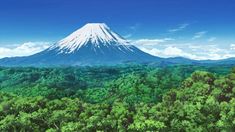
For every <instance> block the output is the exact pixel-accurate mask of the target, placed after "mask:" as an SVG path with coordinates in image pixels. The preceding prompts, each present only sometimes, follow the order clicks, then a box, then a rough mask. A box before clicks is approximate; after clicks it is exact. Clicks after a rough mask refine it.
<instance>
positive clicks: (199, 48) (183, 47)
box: [138, 42, 235, 60]
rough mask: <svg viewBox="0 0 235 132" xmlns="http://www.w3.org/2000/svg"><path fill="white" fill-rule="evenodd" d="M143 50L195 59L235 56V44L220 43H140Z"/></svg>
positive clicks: (166, 56)
mask: <svg viewBox="0 0 235 132" xmlns="http://www.w3.org/2000/svg"><path fill="white" fill-rule="evenodd" d="M138 47H139V48H140V49H141V50H143V51H145V52H147V53H149V54H152V55H154V56H158V57H163V58H168V57H179V56H180V57H185V58H189V59H194V60H219V59H226V58H230V57H235V52H234V50H235V44H231V45H228V46H225V45H224V46H221V45H219V44H210V45H209V44H195V43H175V44H171V43H168V42H166V43H159V44H157V45H154V46H148V45H147V46H146V45H139V46H138Z"/></svg>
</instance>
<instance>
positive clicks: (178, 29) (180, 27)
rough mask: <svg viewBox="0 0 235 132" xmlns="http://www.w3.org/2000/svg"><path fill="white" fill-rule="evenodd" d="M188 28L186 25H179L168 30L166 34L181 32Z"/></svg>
mask: <svg viewBox="0 0 235 132" xmlns="http://www.w3.org/2000/svg"><path fill="white" fill-rule="evenodd" d="M188 26H189V24H188V23H184V24H181V25H179V26H178V27H177V28H174V29H169V30H168V32H171V33H173V32H178V31H181V30H183V29H185V28H186V27H188Z"/></svg>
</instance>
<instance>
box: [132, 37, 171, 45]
mask: <svg viewBox="0 0 235 132" xmlns="http://www.w3.org/2000/svg"><path fill="white" fill-rule="evenodd" d="M172 40H174V39H172V38H163V39H139V40H135V41H132V42H133V43H134V44H135V45H138V46H143V45H144V46H154V45H158V44H160V43H164V42H167V41H172Z"/></svg>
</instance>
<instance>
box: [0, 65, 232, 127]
mask: <svg viewBox="0 0 235 132" xmlns="http://www.w3.org/2000/svg"><path fill="white" fill-rule="evenodd" d="M229 69H230V67H228V66H224V67H221V66H219V67H199V66H175V67H166V68H154V67H146V66H132V67H130V66H128V67H125V66H122V67H103V68H101V67H99V68H98V67H97V68H90V67H86V68H62V69H61V68H49V69H47V68H43V69H38V68H2V69H1V72H0V75H1V90H2V91H7V92H10V93H15V94H18V95H20V96H15V95H11V94H6V93H1V95H0V130H1V131H14V130H15V131H16V130H17V131H18V130H21V131H46V130H47V131H97V130H103V131H147V130H149V131H221V130H224V131H232V130H234V129H235V120H234V119H235V111H234V108H235V99H234V98H235V89H234V86H235V70H233V71H232V72H231V73H230V74H228V71H229ZM195 70H207V71H211V72H213V73H215V74H212V73H208V72H200V71H197V72H194V73H193V74H192V75H190V74H191V73H192V72H193V71H195ZM98 73H99V74H98ZM111 73H115V74H111ZM226 73H227V74H228V75H224V74H226ZM110 75H113V76H110ZM82 77H83V78H82ZM185 78H187V79H185ZM71 79H73V81H71ZM13 80H15V81H13ZM183 80H185V81H183ZM78 82H80V83H78ZM97 82H99V83H97ZM100 82H101V83H100ZM182 82H183V83H182ZM52 84H53V85H52ZM43 86H44V87H43ZM52 86H53V87H52ZM81 86H83V87H81ZM92 87H96V88H92ZM177 87H178V88H177ZM39 95H41V96H39ZM53 95H56V96H53ZM162 95H163V97H162ZM22 96H24V97H22ZM25 96H26V97H25ZM27 96H34V97H27ZM61 97H64V98H61ZM87 102H90V103H87ZM91 103H93V104H91Z"/></svg>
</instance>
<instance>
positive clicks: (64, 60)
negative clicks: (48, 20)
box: [0, 23, 161, 66]
mask: <svg viewBox="0 0 235 132" xmlns="http://www.w3.org/2000/svg"><path fill="white" fill-rule="evenodd" d="M157 60H161V58H158V57H155V56H152V55H150V54H147V53H145V52H143V51H141V50H139V49H138V48H137V47H135V46H133V45H131V44H130V43H129V42H128V41H127V40H125V39H124V38H122V37H121V36H120V35H118V34H117V33H115V32H113V31H112V30H111V29H110V28H109V27H108V26H107V25H106V24H104V23H88V24H86V25H85V26H83V27H82V28H80V29H78V30H77V31H75V32H73V33H72V34H71V35H69V36H68V37H66V38H64V39H62V40H60V41H59V42H57V43H55V44H54V45H52V46H51V47H49V48H48V49H46V50H44V51H42V52H39V53H37V54H34V55H31V56H26V57H14V58H4V59H1V60H0V65H6V66H14V65H17V66H19V65H21V66H47V65H48V66H49V65H52V66H53V65H69V66H71V65H106V64H111V65H112V64H120V63H125V62H137V63H138V62H151V61H157Z"/></svg>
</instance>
